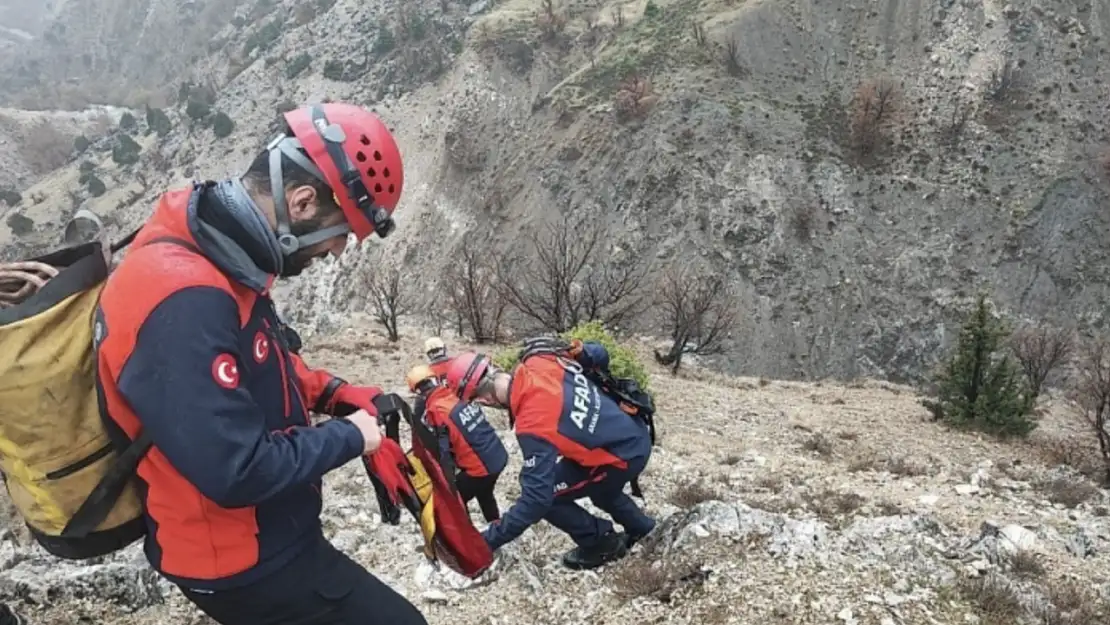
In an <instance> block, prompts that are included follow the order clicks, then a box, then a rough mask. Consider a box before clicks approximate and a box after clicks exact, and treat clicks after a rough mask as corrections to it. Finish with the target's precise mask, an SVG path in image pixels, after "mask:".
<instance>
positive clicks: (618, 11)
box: [609, 4, 624, 28]
mask: <svg viewBox="0 0 1110 625" xmlns="http://www.w3.org/2000/svg"><path fill="white" fill-rule="evenodd" d="M609 14H610V16H611V17H612V18H613V25H614V26H616V27H617V28H623V27H624V7H623V6H621V5H619V4H618V5H616V6H614V7H613V8H612V9H610V11H609Z"/></svg>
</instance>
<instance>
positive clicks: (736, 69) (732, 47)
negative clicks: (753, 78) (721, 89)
mask: <svg viewBox="0 0 1110 625" xmlns="http://www.w3.org/2000/svg"><path fill="white" fill-rule="evenodd" d="M722 60H723V61H724V64H725V69H726V70H728V73H729V75H731V76H736V77H737V78H740V77H742V76H744V75H745V74H746V73H747V72H746V71H745V69H744V65H743V64H742V63H741V62H740V44H739V42H737V41H736V40H735V39H729V40H728V42H726V43H725V49H724V53H723V55H722Z"/></svg>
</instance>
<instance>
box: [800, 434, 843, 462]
mask: <svg viewBox="0 0 1110 625" xmlns="http://www.w3.org/2000/svg"><path fill="white" fill-rule="evenodd" d="M802 449H805V450H806V451H811V452H813V453H815V454H817V455H818V456H821V457H822V458H826V459H828V458H831V457H832V455H833V452H834V451H835V449H834V447H833V442H832V439H830V438H829V437H828V436H826V435H824V434H823V433H821V432H815V433H813V435H811V436H810V437H809V438H807V439H806V440H805V442H804V443H802Z"/></svg>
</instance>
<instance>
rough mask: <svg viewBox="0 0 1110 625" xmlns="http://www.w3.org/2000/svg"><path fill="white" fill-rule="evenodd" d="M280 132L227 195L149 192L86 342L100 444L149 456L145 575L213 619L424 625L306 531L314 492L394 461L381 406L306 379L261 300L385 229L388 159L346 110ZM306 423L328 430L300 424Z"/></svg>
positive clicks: (221, 191)
mask: <svg viewBox="0 0 1110 625" xmlns="http://www.w3.org/2000/svg"><path fill="white" fill-rule="evenodd" d="M284 119H285V122H286V124H287V127H286V128H285V129H284V133H283V134H281V135H279V136H278V137H276V138H275V139H273V140H272V141H271V142H270V143H269V144H268V145H267V146H266V147H265V149H264V150H263V151H262V152H261V153H260V154H259V155H258V157H257V158H256V159H255V160H254V162H253V163H252V164H251V166H250V168H249V170H248V171H247V173H246V174H245V175H244V176H242V177H241V178H240V177H234V178H231V179H229V180H224V181H221V182H203V183H194V184H193V185H192V186H191V187H187V188H182V189H178V190H171V191H169V192H167V193H166V194H165V195H163V196H162V197H161V199H160V200H159V202H158V204H157V206H156V208H155V212H154V214H153V216H152V217H151V218H150V219H149V221H147V223H146V224H145V225H144V227H143V228H142V229H141V230H140V231H139V233H138V234H137V236H136V237H135V239H134V241H133V242H132V244H131V250H130V251H129V253H128V254H127V255H126V257H125V258H124V259H123V261H122V262H121V264H120V265H119V267H118V268H117V269H116V270H115V271H114V272H113V273H112V274H111V276H110V277H109V278H108V281H107V284H106V286H105V288H104V291H103V293H102V295H101V300H100V308H99V310H98V311H97V319H96V326H95V330H96V334H95V337H96V341H95V342H96V348H97V359H98V378H99V380H98V391H99V393H100V397H101V402H102V407H103V409H104V412H105V413H106V425H107V427H108V429H109V431H110V432H111V433H112V435H113V437H114V438H115V439H117V440H116V441H115V442H116V443H117V444H119V445H124V444H126V443H127V442H128V440H131V439H134V438H136V437H138V436H139V434H140V432H142V433H145V434H147V435H148V436H149V437H150V438H151V440H152V441H153V446H152V447H151V449H150V451H149V452H148V453H147V454H146V456H145V457H144V458H143V459H142V461H141V462H140V464H139V466H138V469H137V478H138V485H139V489H140V492H141V493H142V497H143V502H144V507H145V516H146V521H147V527H148V530H149V531H148V535H147V536H146V539H145V542H146V544H145V551H146V555H147V558H148V559H149V561H150V563H151V564H152V565H153V567H154V568H155V569H156V570H157V571H158V572H159V573H160V574H161V575H162V576H164V577H165V578H166V579H168V580H169V581H171V582H173V583H174V584H176V585H177V586H178V587H179V588H180V589H181V590H182V592H183V593H184V595H185V596H186V597H187V598H188V599H189V600H190V601H192V602H193V603H194V604H196V605H197V606H198V607H199V608H200V609H201V610H203V611H204V612H205V613H207V614H208V615H209V616H210V617H212V618H213V619H214V620H216V621H217V622H219V623H221V624H223V625H259V624H277V623H294V622H295V623H299V624H301V625H325V624H326V625H341V624H350V625H356V624H357V625H368V624H374V623H377V624H381V625H387V624H389V625H400V624H404V625H409V624H412V625H425V624H426V621H425V619H424V617H423V616H421V614H420V612H419V611H418V610H417V609H416V608H415V607H414V606H413V605H412V604H411V603H409V602H408V601H407V600H406V599H405V598H404V597H403V596H401V595H400V594H398V593H397V592H395V591H393V590H392V589H390V588H389V587H387V586H386V585H385V584H383V583H382V582H381V581H379V580H378V579H377V578H375V577H374V576H373V575H371V574H370V573H369V572H367V571H366V569H364V568H363V567H362V566H360V565H359V564H357V563H356V562H354V561H353V560H351V559H350V558H348V557H347V556H345V555H344V554H343V553H341V552H340V551H338V550H337V549H335V547H333V546H332V545H331V543H330V542H328V540H327V539H326V538H325V537H324V534H323V531H322V529H321V522H320V512H321V507H322V501H321V478H322V476H323V475H324V474H326V473H328V472H329V471H332V470H333V469H336V468H337V467H340V466H342V465H344V464H346V463H347V462H349V461H351V460H354V459H356V458H358V457H359V456H361V455H364V454H374V455H372V456H371V459H372V460H371V462H374V461H376V460H377V459H378V458H384V454H383V452H384V451H385V449H384V448H385V447H386V446H388V445H392V444H394V443H392V441H388V440H387V441H384V442H383V440H382V436H381V433H380V431H379V425H378V423H377V419H376V412H375V410H374V406H373V404H372V399H373V398H374V396H375V395H376V394H378V393H379V392H380V391H379V390H378V389H375V388H371V387H361V388H360V387H355V386H353V385H351V384H348V383H346V382H344V381H343V380H341V379H339V378H337V377H335V376H332V375H329V374H327V373H325V372H323V371H313V370H311V369H310V368H309V367H308V366H307V365H306V364H305V363H304V362H303V361H302V360H301V358H300V357H299V356H298V355H296V354H295V353H294V351H293V350H291V349H290V345H288V344H287V342H286V333H285V332H284V331H283V328H284V326H283V325H282V322H281V320H280V319H279V318H278V316H277V314H276V312H275V309H274V304H273V302H272V300H271V298H270V288H271V285H272V284H273V282H274V280H275V278H277V277H288V276H295V275H297V274H299V273H301V272H302V271H303V270H304V269H305V268H306V267H308V266H309V265H310V264H311V263H312V262H313V260H314V259H316V258H320V257H323V256H326V255H328V254H332V255H335V256H338V255H340V254H341V253H342V252H343V251H344V248H345V246H346V244H347V235H348V233H352V232H353V233H354V234H355V236H356V238H357V239H359V240H363V239H365V238H367V237H368V236H370V235H371V234H374V233H376V234H378V236H383V237H384V236H385V235H387V234H388V233H389V232H390V231H391V230H392V227H393V221H392V213H393V211H394V209H395V207H396V206H397V202H398V199H399V198H400V194H401V187H402V176H403V174H402V168H401V156H400V153H399V151H398V148H397V144H396V143H395V141H394V139H393V137H392V136H391V135H390V133H389V131H388V130H387V129H386V127H385V126H384V125H383V124H382V122H381V121H380V120H378V118H377V117H375V116H374V115H373V114H371V113H370V112H368V111H366V110H364V109H361V108H359V107H356V106H352V105H347V104H339V103H329V104H323V105H313V106H309V107H305V108H301V109H297V110H293V111H290V112H288V113H286V114H285V116H284ZM310 411H315V412H320V413H324V414H331V415H336V414H340V415H346V416H345V417H342V418H333V419H331V420H328V421H325V422H323V423H322V424H320V425H317V426H313V425H311V424H310V421H309V412H310ZM379 447H381V449H379ZM392 449H393V448H392V447H390V450H392ZM398 452H399V449H398ZM383 461H384V460H383ZM368 490H369V489H368Z"/></svg>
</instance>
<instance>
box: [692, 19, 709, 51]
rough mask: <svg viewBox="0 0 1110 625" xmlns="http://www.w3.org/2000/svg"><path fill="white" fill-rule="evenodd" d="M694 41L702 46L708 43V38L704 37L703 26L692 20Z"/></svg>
mask: <svg viewBox="0 0 1110 625" xmlns="http://www.w3.org/2000/svg"><path fill="white" fill-rule="evenodd" d="M694 43H696V44H698V47H699V48H704V47H705V46H706V45H707V44H708V39H706V36H705V27H704V26H702V25H701V24H699V23H697V22H694Z"/></svg>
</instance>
